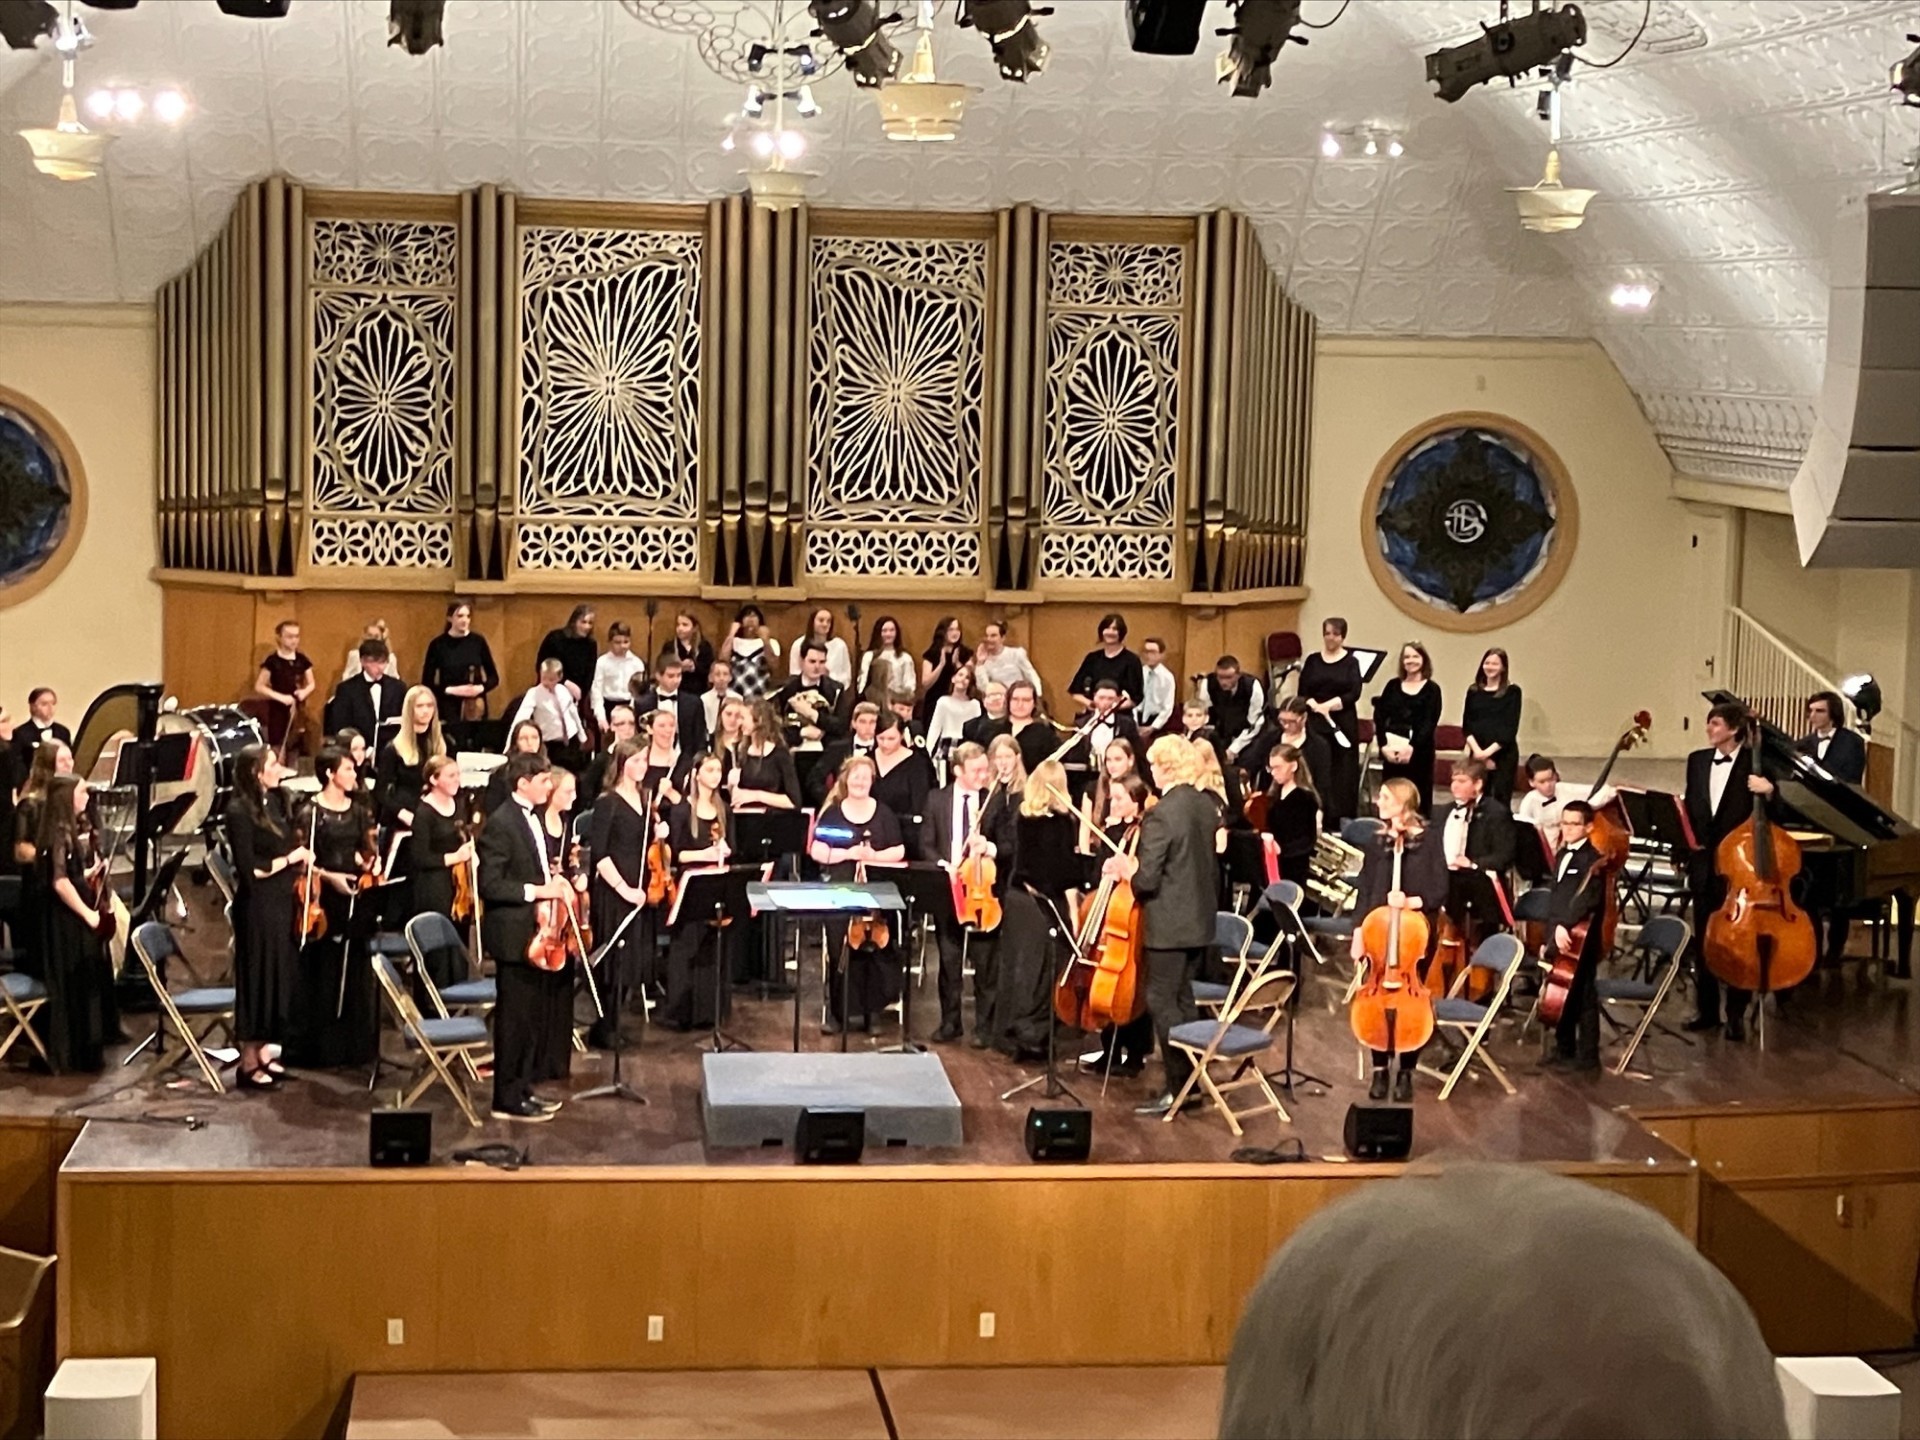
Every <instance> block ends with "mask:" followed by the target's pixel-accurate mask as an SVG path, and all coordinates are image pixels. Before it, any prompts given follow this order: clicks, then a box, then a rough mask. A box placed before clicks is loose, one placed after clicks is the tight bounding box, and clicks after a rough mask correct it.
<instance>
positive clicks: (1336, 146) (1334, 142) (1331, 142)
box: [1320, 130, 1340, 160]
mask: <svg viewBox="0 0 1920 1440" xmlns="http://www.w3.org/2000/svg"><path fill="white" fill-rule="evenodd" d="M1320 153H1321V154H1322V155H1324V156H1326V157H1327V159H1329V160H1337V159H1339V158H1340V137H1339V136H1338V135H1335V134H1334V133H1333V132H1332V131H1331V130H1329V131H1328V132H1327V133H1326V134H1324V135H1322V136H1321V137H1320Z"/></svg>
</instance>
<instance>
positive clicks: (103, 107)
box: [87, 90, 113, 120]
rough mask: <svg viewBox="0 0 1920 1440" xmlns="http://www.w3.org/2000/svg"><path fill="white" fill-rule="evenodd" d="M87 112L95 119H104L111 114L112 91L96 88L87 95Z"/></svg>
mask: <svg viewBox="0 0 1920 1440" xmlns="http://www.w3.org/2000/svg"><path fill="white" fill-rule="evenodd" d="M87 113H88V114H89V115H91V116H93V118H94V119H96V120H105V119H108V118H109V117H111V116H112V114H113V91H111V90H96V91H94V92H93V93H92V94H91V95H89V96H87Z"/></svg>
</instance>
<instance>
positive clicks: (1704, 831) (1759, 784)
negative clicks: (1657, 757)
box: [1683, 703, 1773, 1040]
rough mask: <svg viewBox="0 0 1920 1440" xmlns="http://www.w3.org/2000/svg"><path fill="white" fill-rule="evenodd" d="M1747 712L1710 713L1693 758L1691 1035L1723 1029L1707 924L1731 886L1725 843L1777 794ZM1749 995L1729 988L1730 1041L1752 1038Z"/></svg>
mask: <svg viewBox="0 0 1920 1440" xmlns="http://www.w3.org/2000/svg"><path fill="white" fill-rule="evenodd" d="M1746 729H1747V712H1746V709H1745V707H1744V706H1741V705H1737V704H1732V703H1729V704H1724V705H1716V706H1714V707H1713V708H1712V709H1711V710H1709V711H1708V712H1707V723H1706V737H1707V748H1706V749H1704V750H1695V751H1694V752H1693V753H1692V754H1691V755H1689V756H1687V793H1686V797H1685V806H1686V815H1687V824H1688V826H1689V828H1691V829H1692V831H1693V839H1694V843H1695V844H1696V845H1698V846H1699V848H1698V849H1697V850H1695V851H1694V852H1693V856H1692V858H1691V860H1690V861H1689V863H1688V869H1687V881H1688V888H1689V889H1690V890H1692V892H1693V933H1694V935H1695V937H1696V939H1695V942H1694V943H1695V954H1696V956H1697V959H1696V962H1695V964H1694V988H1695V991H1696V993H1697V994H1698V995H1699V997H1700V1013H1699V1014H1697V1015H1695V1016H1694V1017H1693V1018H1692V1019H1691V1020H1689V1021H1687V1023H1686V1025H1685V1026H1684V1027H1683V1028H1685V1029H1687V1030H1693V1031H1701V1030H1717V1029H1719V1028H1720V1013H1721V1008H1720V979H1719V977H1718V976H1717V975H1715V974H1714V973H1713V971H1712V970H1711V969H1710V968H1708V966H1707V963H1706V935H1707V921H1708V919H1710V918H1711V917H1712V915H1713V912H1714V911H1716V910H1718V909H1719V908H1720V906H1721V903H1722V902H1723V901H1725V899H1726V896H1727V882H1726V880H1725V879H1724V878H1722V876H1721V875H1720V873H1719V871H1718V870H1717V869H1716V868H1715V865H1714V856H1715V852H1717V851H1718V850H1719V848H1720V842H1721V841H1722V840H1724V839H1726V838H1727V836H1729V835H1731V834H1732V833H1733V832H1734V831H1735V830H1737V829H1739V828H1740V825H1741V824H1742V823H1743V822H1744V821H1746V820H1747V819H1748V818H1750V817H1751V816H1752V814H1753V797H1754V796H1755V795H1771V794H1773V782H1772V781H1771V780H1769V779H1767V777H1766V776H1764V775H1761V774H1759V773H1757V771H1756V770H1755V769H1754V764H1753V754H1752V752H1751V751H1749V750H1748V749H1747V746H1746ZM1752 998H1753V997H1752V996H1751V995H1750V994H1749V993H1748V992H1747V991H1745V990H1740V989H1736V988H1735V987H1733V986H1731V985H1729V986H1728V987H1727V1003H1726V1022H1727V1038H1728V1039H1729V1040H1744V1039H1746V1038H1747V1028H1746V1016H1747V1002H1748V1000H1750V999H1752Z"/></svg>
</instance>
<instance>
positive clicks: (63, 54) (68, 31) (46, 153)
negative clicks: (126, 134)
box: [20, 0, 114, 180]
mask: <svg viewBox="0 0 1920 1440" xmlns="http://www.w3.org/2000/svg"><path fill="white" fill-rule="evenodd" d="M92 43H93V37H92V36H90V35H88V34H87V27H86V26H85V25H83V24H81V23H80V21H79V20H77V19H76V18H75V17H74V13H73V0H67V13H66V15H65V16H64V17H62V19H61V21H60V24H59V27H58V28H57V29H56V30H55V31H54V35H53V48H54V49H55V50H56V51H58V52H59V54H60V82H61V90H60V114H59V118H58V119H57V120H56V121H55V122H54V124H53V126H52V127H51V128H47V127H40V126H30V127H28V128H27V129H25V130H22V131H21V132H20V138H21V139H22V140H25V141H26V142H27V148H28V149H30V150H32V151H33V168H34V169H36V170H38V171H39V172H40V173H41V174H42V175H51V176H53V178H54V179H56V180H91V179H93V178H94V177H96V176H97V175H99V173H100V169H101V165H102V162H103V161H104V160H105V158H106V153H107V146H109V145H111V144H112V143H113V138H114V137H113V136H111V135H107V134H102V133H100V132H97V131H93V130H89V129H87V127H86V126H84V125H82V124H81V123H80V107H79V106H78V105H77V104H75V103H74V98H73V58H74V56H75V55H77V54H78V53H79V52H80V51H81V50H82V49H84V48H85V47H86V46H88V45H90V44H92Z"/></svg>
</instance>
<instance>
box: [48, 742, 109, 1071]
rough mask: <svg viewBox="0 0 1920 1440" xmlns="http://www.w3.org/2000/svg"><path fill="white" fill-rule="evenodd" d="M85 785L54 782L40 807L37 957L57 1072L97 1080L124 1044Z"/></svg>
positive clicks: (71, 779)
mask: <svg viewBox="0 0 1920 1440" xmlns="http://www.w3.org/2000/svg"><path fill="white" fill-rule="evenodd" d="M86 808H87V784H86V781H84V780H82V779H81V778H80V777H79V776H77V775H72V774H67V775H56V776H54V777H53V778H52V779H51V780H50V781H49V782H48V783H47V788H46V792H45V795H44V798H43V800H42V802H41V804H40V806H39V811H40V815H39V832H38V834H37V835H36V836H35V842H34V843H35V850H36V852H37V854H36V857H35V861H34V866H35V869H36V871H37V872H38V876H39V882H40V890H41V893H42V894H43V895H44V896H45V897H46V915H45V918H44V920H43V923H42V927H41V936H42V939H43V942H44V946H43V950H42V953H41V956H40V964H41V970H42V976H43V978H44V980H45V982H46V986H47V997H48V998H47V1008H46V1029H45V1040H46V1046H47V1052H48V1054H49V1055H51V1056H52V1058H53V1064H54V1066H55V1068H56V1069H59V1070H75V1071H85V1072H88V1073H93V1072H96V1071H98V1070H100V1069H102V1068H104V1067H105V1065H106V1063H107V1057H106V1047H107V1046H108V1045H111V1044H113V1043H114V1042H115V1041H117V1040H118V1039H119V1038H120V1011H119V1008H118V1006H117V1005H116V1004H115V1003H114V995H113V963H112V961H111V960H109V959H108V958H107V946H106V941H104V940H103V939H101V938H100V936H99V934H98V931H97V927H98V926H99V923H100V911H99V910H98V909H97V908H96V903H95V902H96V900H97V898H98V896H99V888H98V880H97V868H98V867H97V865H96V860H97V857H96V855H95V853H94V851H95V847H94V839H93V826H92V825H91V824H90V823H89V822H88V820H87V816H86Z"/></svg>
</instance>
